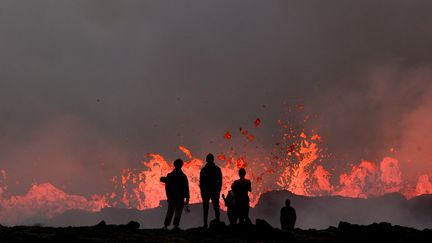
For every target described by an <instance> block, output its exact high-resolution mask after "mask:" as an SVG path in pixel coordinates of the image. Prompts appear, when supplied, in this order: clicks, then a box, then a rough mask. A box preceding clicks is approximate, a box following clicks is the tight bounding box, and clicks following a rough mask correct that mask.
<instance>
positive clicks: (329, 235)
mask: <svg viewBox="0 0 432 243" xmlns="http://www.w3.org/2000/svg"><path fill="white" fill-rule="evenodd" d="M17 241H21V242H35V241H44V242H45V241H51V242H65V241H68V242H138V241H139V242H368V241H369V242H377V241H379V242H432V230H430V229H425V230H417V229H413V228H407V227H401V226H395V225H391V224H389V223H379V224H371V225H367V226H362V225H354V224H349V223H346V222H340V223H339V225H338V227H329V228H327V229H324V230H314V229H309V230H301V229H295V230H294V231H292V232H284V231H281V230H279V229H275V228H273V227H272V226H270V225H269V224H268V223H267V222H266V221H264V220H259V219H258V220H257V221H256V224H255V225H249V226H237V227H234V228H233V227H229V226H225V225H219V224H212V225H211V227H210V228H209V229H202V228H192V229H187V230H164V229H139V224H138V223H136V222H133V221H132V222H130V223H128V224H127V225H106V224H105V222H101V223H99V224H98V225H95V226H90V227H59V228H56V227H43V226H14V227H4V226H0V242H17Z"/></svg>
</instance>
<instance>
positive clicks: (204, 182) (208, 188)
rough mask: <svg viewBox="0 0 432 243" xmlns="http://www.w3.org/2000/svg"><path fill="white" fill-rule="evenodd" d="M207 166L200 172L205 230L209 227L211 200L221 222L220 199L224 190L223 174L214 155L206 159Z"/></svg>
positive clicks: (217, 219) (217, 218) (209, 155)
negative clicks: (215, 161)
mask: <svg viewBox="0 0 432 243" xmlns="http://www.w3.org/2000/svg"><path fill="white" fill-rule="evenodd" d="M206 161H207V164H206V165H205V166H204V167H203V168H202V169H201V172H200V190H201V197H202V202H203V212H204V228H207V227H208V224H207V222H208V210H209V204H210V199H211V201H212V205H213V209H214V212H215V216H216V221H220V209H219V197H220V193H221V189H222V172H221V169H220V168H219V166H217V165H216V164H215V163H214V156H213V154H208V155H207V157H206Z"/></svg>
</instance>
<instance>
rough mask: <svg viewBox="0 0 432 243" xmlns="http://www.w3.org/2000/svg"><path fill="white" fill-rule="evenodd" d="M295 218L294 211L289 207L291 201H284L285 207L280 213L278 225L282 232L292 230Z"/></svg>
mask: <svg viewBox="0 0 432 243" xmlns="http://www.w3.org/2000/svg"><path fill="white" fill-rule="evenodd" d="M296 219H297V216H296V211H295V209H294V208H293V207H291V201H290V200H289V199H287V200H286V201H285V207H283V208H282V209H281V212H280V223H281V228H282V229H283V230H293V229H294V225H295V222H296Z"/></svg>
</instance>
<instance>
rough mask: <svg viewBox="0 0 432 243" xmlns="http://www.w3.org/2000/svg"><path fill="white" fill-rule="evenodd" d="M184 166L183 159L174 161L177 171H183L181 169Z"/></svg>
mask: <svg viewBox="0 0 432 243" xmlns="http://www.w3.org/2000/svg"><path fill="white" fill-rule="evenodd" d="M182 166H183V160H181V159H176V160H175V161H174V168H176V169H181V167H182Z"/></svg>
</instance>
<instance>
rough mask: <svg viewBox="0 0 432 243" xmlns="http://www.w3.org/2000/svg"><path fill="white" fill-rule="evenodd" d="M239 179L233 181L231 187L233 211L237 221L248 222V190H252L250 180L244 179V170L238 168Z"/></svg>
mask: <svg viewBox="0 0 432 243" xmlns="http://www.w3.org/2000/svg"><path fill="white" fill-rule="evenodd" d="M239 176H240V179H238V180H236V181H234V183H233V185H232V189H233V192H234V198H235V212H236V214H237V217H238V219H239V223H240V224H242V223H250V219H249V194H248V193H249V192H250V191H252V187H251V182H250V180H248V179H245V176H246V170H245V169H244V168H241V169H240V170H239Z"/></svg>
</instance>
